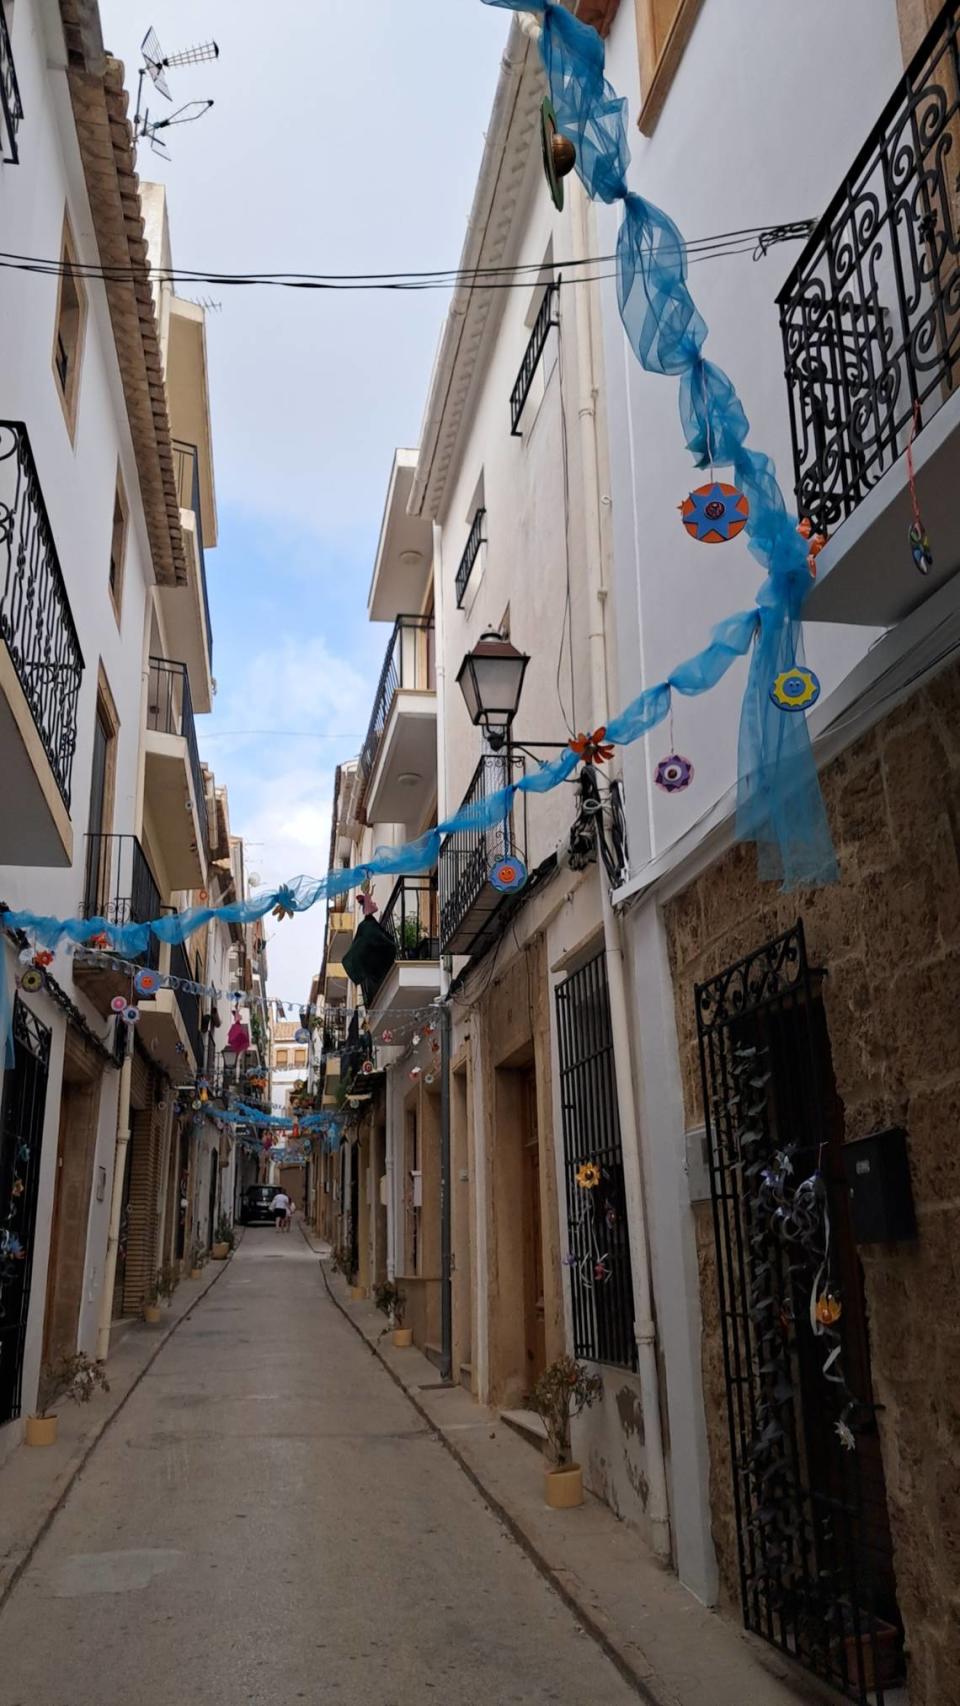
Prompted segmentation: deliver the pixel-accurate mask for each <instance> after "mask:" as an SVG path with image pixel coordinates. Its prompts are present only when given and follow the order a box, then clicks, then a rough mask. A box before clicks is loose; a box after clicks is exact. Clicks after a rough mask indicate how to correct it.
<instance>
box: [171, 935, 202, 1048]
mask: <svg viewBox="0 0 960 1706" xmlns="http://www.w3.org/2000/svg"><path fill="white" fill-rule="evenodd" d="M170 974H171V976H172V977H178V978H180V980H181V982H186V983H195V982H196V981H197V980H196V974H195V972H194V970H193V968H192V967H191V965H190V961H189V960H188V958H187V953H186V949H185V948H184V945H183V943H182V942H173V943H171V945H170ZM176 997H177V1006H178V1007H179V1008H180V1017H181V1018H182V1020H183V1028H184V1030H185V1031H186V1033H187V1038H188V1040H189V1043H190V1047H191V1048H192V1050H193V1058H194V1061H195V1063H196V1066H197V1069H198V1070H199V1068H200V1064H201V1061H202V1060H203V1036H202V1033H201V1030H200V997H199V995H196V994H194V993H193V991H192V990H189V989H178V990H177V991H176Z"/></svg>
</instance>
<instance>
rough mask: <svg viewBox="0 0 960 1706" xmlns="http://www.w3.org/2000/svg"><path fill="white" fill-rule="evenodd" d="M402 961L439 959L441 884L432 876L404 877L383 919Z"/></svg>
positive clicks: (383, 923)
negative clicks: (438, 916)
mask: <svg viewBox="0 0 960 1706" xmlns="http://www.w3.org/2000/svg"><path fill="white" fill-rule="evenodd" d="M380 922H381V924H382V925H383V928H384V929H385V930H386V931H387V934H388V935H390V936H392V937H393V941H394V944H395V946H396V950H397V959H398V960H438V959H439V958H440V932H439V925H438V921H437V884H436V879H435V878H434V877H430V876H423V877H401V878H400V880H399V882H398V883H397V884H396V887H395V888H394V890H393V893H392V894H391V896H390V899H389V900H388V901H387V904H386V906H385V907H384V909H383V916H382V918H381V920H380Z"/></svg>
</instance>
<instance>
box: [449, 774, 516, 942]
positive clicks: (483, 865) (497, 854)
mask: <svg viewBox="0 0 960 1706" xmlns="http://www.w3.org/2000/svg"><path fill="white" fill-rule="evenodd" d="M523 772H524V760H523V756H522V754H521V753H516V752H511V753H509V754H507V753H506V752H496V753H487V754H485V756H484V757H483V758H481V760H480V763H479V764H478V765H477V768H476V770H475V771H474V773H473V776H472V778H471V781H470V786H469V788H468V789H467V792H466V795H465V797H464V800H463V806H462V807H461V810H463V809H464V808H465V807H466V806H472V805H477V806H480V805H482V804H483V802H485V801H487V800H489V799H490V797H491V795H492V794H496V793H498V792H499V790H500V789H501V788H505V787H506V786H507V784H508V782H516V781H518V780H519V779H520V777H521V776H522V775H523ZM518 797H519V798H522V797H523V796H518ZM513 820H514V813H513V812H512V813H511V818H510V821H509V823H508V822H506V821H505V820H504V819H502V818H498V819H497V820H496V822H495V823H493V824H490V825H489V826H487V825H481V826H478V827H477V828H476V829H474V828H467V829H458V830H455V831H454V833H453V834H452V835H448V836H447V837H446V839H445V840H444V841H443V842H442V844H441V847H440V863H439V878H440V944H441V947H442V949H443V951H444V952H445V953H446V952H449V951H450V944H451V943H452V942H454V941H455V939H456V937H457V935H458V934H459V932H460V931H461V930H462V929H463V927H464V925H465V923H466V922H467V920H468V918H469V916H470V914H471V912H472V911H473V909H474V908H475V907H476V906H477V903H478V901H480V899H481V897H482V896H483V894H484V891H485V890H486V889H487V887H488V884H489V878H490V871H491V868H492V867H493V865H494V864H495V863H496V861H497V860H498V859H502V858H504V857H506V855H507V854H508V853H510V852H513V851H515V839H516V837H515V828H514V821H513ZM454 951H456V952H459V951H460V949H459V947H458V948H457V949H456V950H454Z"/></svg>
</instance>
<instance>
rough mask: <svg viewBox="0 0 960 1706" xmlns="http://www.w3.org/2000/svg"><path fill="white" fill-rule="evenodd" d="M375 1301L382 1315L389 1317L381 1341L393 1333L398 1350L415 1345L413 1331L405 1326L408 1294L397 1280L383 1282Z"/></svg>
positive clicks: (375, 1292) (377, 1290)
mask: <svg viewBox="0 0 960 1706" xmlns="http://www.w3.org/2000/svg"><path fill="white" fill-rule="evenodd" d="M373 1301H374V1303H375V1304H376V1306H377V1308H378V1309H379V1311H380V1313H381V1315H385V1316H386V1317H387V1325H386V1326H385V1327H384V1329H383V1332H382V1333H381V1334H380V1337H381V1339H382V1338H383V1337H384V1335H385V1334H386V1333H389V1332H391V1331H392V1332H393V1342H394V1344H395V1345H396V1347H397V1350H398V1351H401V1350H406V1349H408V1348H409V1346H410V1345H412V1344H413V1329H412V1328H411V1327H405V1326H404V1324H403V1318H404V1315H405V1314H406V1312H407V1294H406V1292H405V1291H402V1290H401V1288H400V1287H399V1286H398V1285H397V1283H396V1281H395V1280H381V1282H380V1284H379V1285H378V1286H377V1288H376V1290H375V1291H374V1294H373Z"/></svg>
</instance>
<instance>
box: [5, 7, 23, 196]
mask: <svg viewBox="0 0 960 1706" xmlns="http://www.w3.org/2000/svg"><path fill="white" fill-rule="evenodd" d="M0 119H2V121H3V124H2V132H0V150H2V152H0V160H4V161H6V163H7V165H9V166H15V165H16V164H17V162H18V161H19V159H20V154H19V150H18V148H17V131H18V130H19V128H20V125H21V122H22V120H23V104H22V102H21V100H20V89H19V85H18V83H17V68H16V66H15V65H14V63H13V50H12V49H11V46H10V31H9V28H8V26H7V20H6V17H5V15H4V10H3V7H2V5H0Z"/></svg>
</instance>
